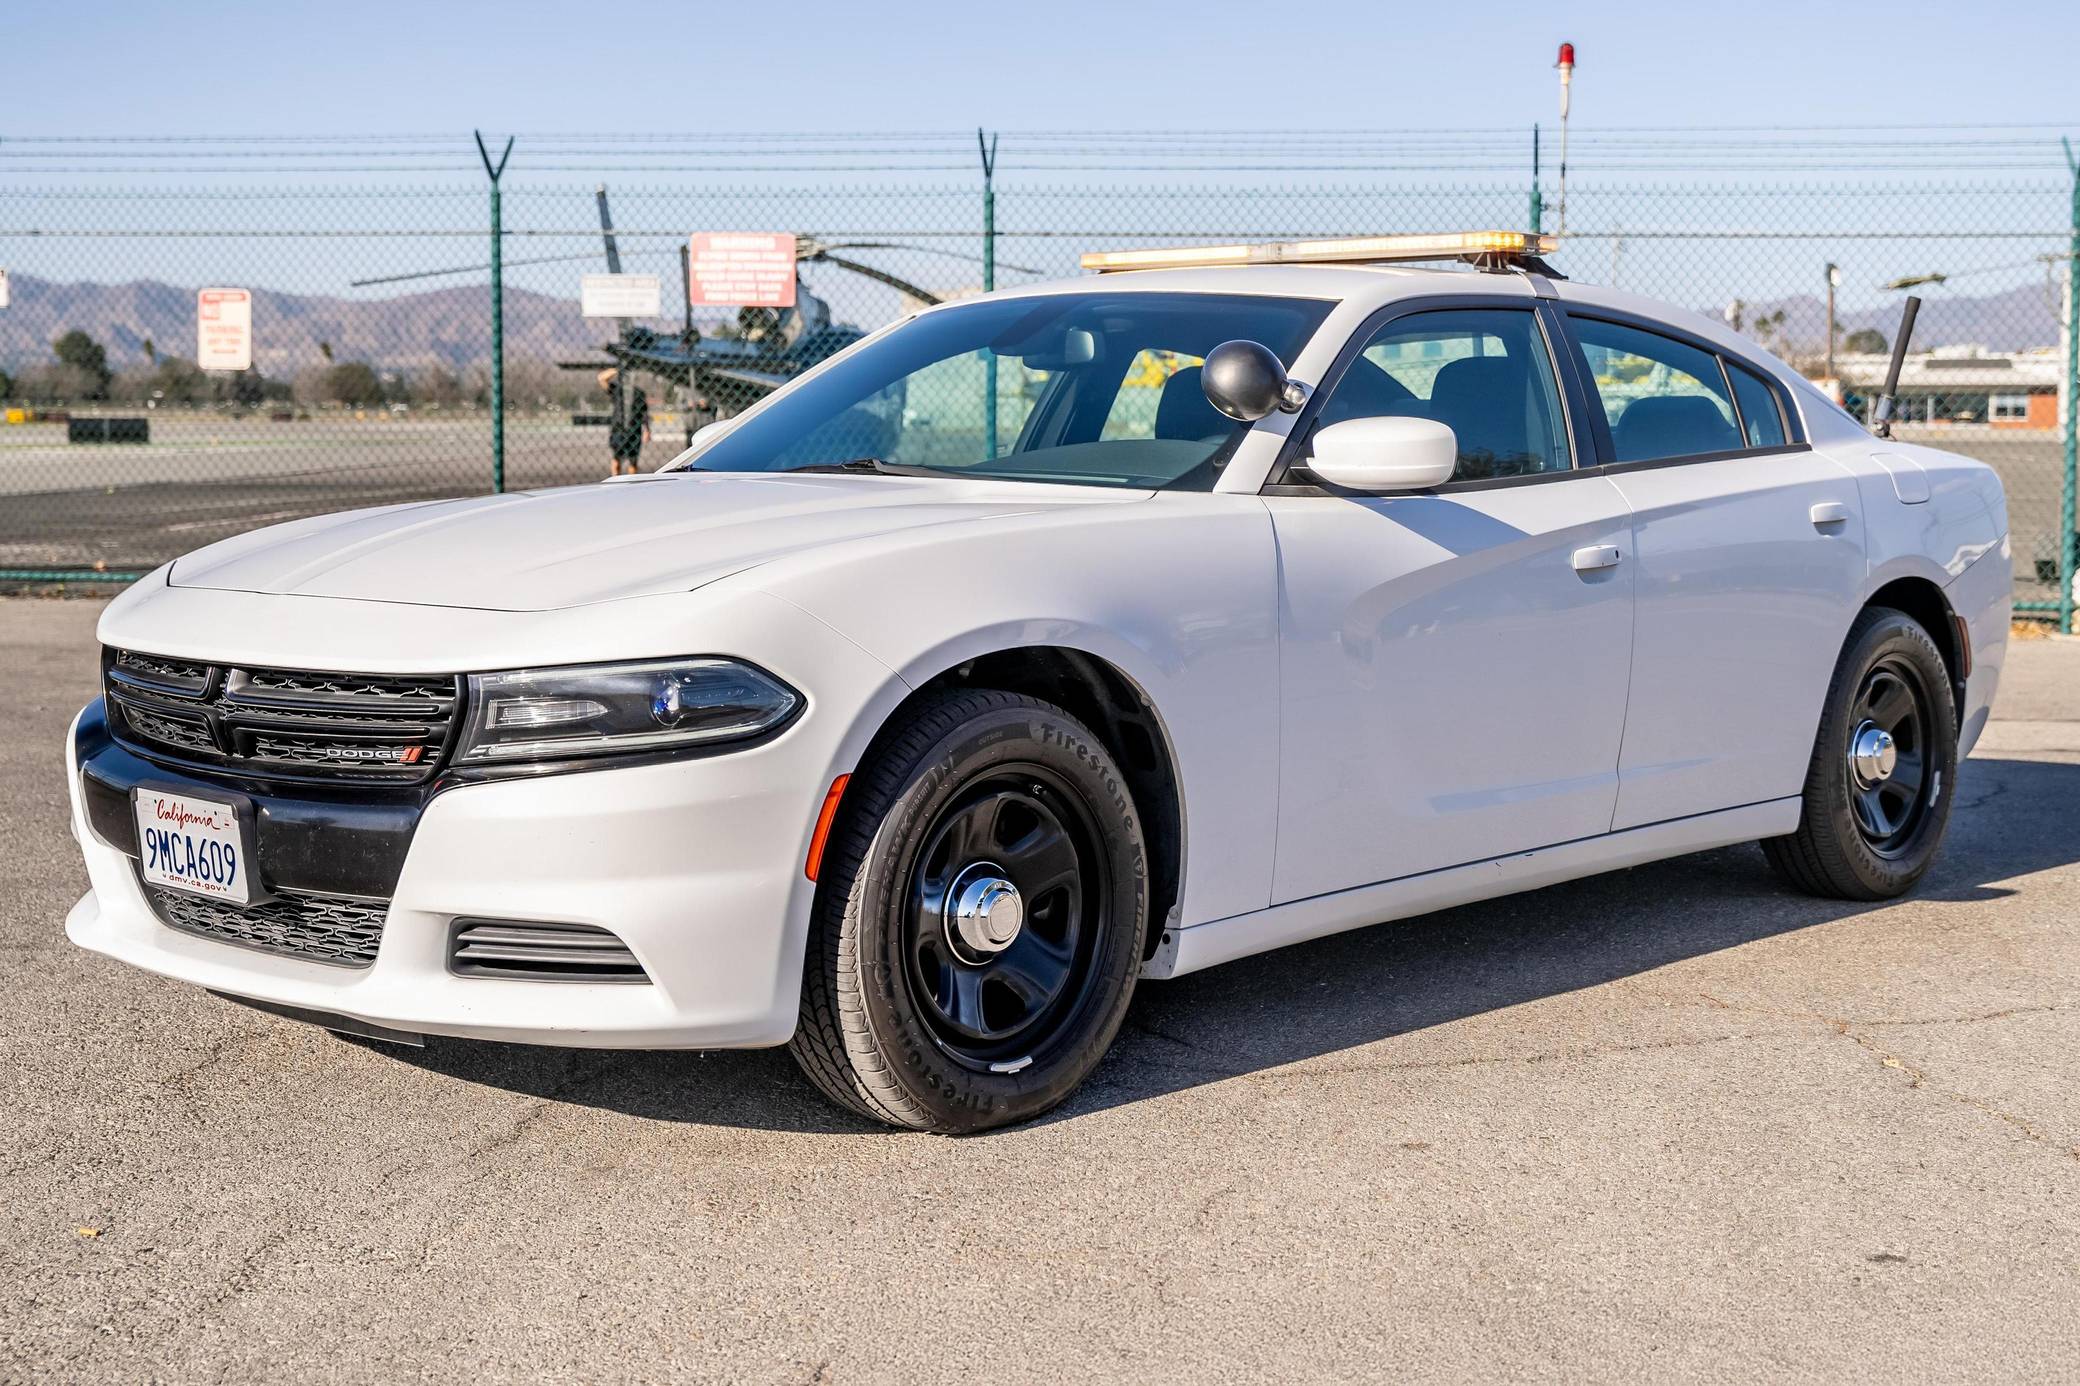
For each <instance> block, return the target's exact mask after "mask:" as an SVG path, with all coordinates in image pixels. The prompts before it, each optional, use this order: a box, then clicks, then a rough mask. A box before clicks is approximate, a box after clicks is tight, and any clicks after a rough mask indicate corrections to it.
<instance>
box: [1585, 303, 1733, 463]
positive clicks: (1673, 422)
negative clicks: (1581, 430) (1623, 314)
mask: <svg viewBox="0 0 2080 1386" xmlns="http://www.w3.org/2000/svg"><path fill="white" fill-rule="evenodd" d="M1571 321H1572V323H1573V325H1574V335H1575V340H1576V341H1578V342H1580V343H1581V344H1582V355H1583V356H1585V357H1587V358H1588V362H1589V375H1590V377H1591V379H1592V380H1593V381H1594V382H1595V385H1596V397H1597V398H1598V399H1599V400H1601V401H1602V402H1603V417H1604V420H1605V422H1607V423H1608V424H1609V425H1610V430H1611V446H1612V449H1613V451H1614V452H1615V453H1616V454H1617V457H1616V460H1617V461H1620V462H1653V461H1658V460H1660V459H1661V458H1665V457H1690V456H1694V455H1696V454H1698V453H1706V452H1736V451H1738V450H1740V449H1741V448H1742V447H1745V446H1746V444H1745V443H1743V442H1742V441H1741V429H1740V425H1739V424H1738V423H1737V422H1735V415H1734V412H1733V399H1732V397H1731V396H1730V395H1728V394H1727V392H1726V376H1725V373H1724V372H1722V371H1721V370H1720V369H1719V358H1718V357H1717V356H1714V355H1713V354H1712V353H1710V352H1708V351H1699V350H1698V349H1697V348H1696V347H1694V346H1690V345H1689V344H1687V343H1685V342H1679V341H1676V340H1675V339H1674V338H1671V337H1663V336H1661V335H1660V334H1659V333H1655V332H1642V331H1640V330H1639V329H1638V328H1636V327H1624V326H1621V325H1620V324H1618V323H1614V322H1600V321H1598V320H1596V319H1594V318H1573V319H1571Z"/></svg>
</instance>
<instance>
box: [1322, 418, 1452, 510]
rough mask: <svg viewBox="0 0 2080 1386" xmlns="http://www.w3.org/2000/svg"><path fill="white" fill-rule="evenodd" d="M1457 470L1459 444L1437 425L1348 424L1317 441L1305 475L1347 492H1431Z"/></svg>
mask: <svg viewBox="0 0 2080 1386" xmlns="http://www.w3.org/2000/svg"><path fill="white" fill-rule="evenodd" d="M1458 465H1459V440H1458V439H1457V438H1456V437H1454V436H1453V434H1452V430H1451V429H1450V428H1448V427H1447V426H1446V425H1444V424H1441V423H1438V422H1437V421H1436V420H1435V419H1405V418H1377V419H1345V420H1344V421H1343V422H1342V423H1339V424H1330V425H1329V426H1328V427H1327V428H1325V429H1322V430H1321V431H1320V432H1318V433H1316V434H1315V435H1314V456H1313V457H1311V458H1310V459H1308V462H1307V470H1309V471H1310V472H1313V473H1314V474H1315V475H1316V476H1318V477H1320V478H1321V479H1322V480H1323V481H1326V482H1328V483H1329V484H1330V485H1331V486H1341V487H1343V488H1344V489H1345V490H1348V491H1374V492H1380V491H1427V490H1429V489H1430V488H1431V487H1433V486H1442V485H1444V483H1446V482H1447V481H1450V480H1451V479H1452V469H1453V468H1454V467H1456V466H1458Z"/></svg>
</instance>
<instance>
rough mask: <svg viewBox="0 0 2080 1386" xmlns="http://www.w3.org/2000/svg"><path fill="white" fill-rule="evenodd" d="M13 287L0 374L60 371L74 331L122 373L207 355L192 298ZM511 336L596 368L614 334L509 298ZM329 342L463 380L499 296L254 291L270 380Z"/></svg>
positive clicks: (65, 286) (534, 297) (558, 309)
mask: <svg viewBox="0 0 2080 1386" xmlns="http://www.w3.org/2000/svg"><path fill="white" fill-rule="evenodd" d="M10 280H11V284H10V288H11V293H10V297H11V299H12V302H11V303H10V304H9V305H8V306H7V307H6V308H0V370H7V371H19V370H20V369H21V368H22V367H24V366H30V365H40V364H43V363H46V362H48V361H50V360H51V343H52V342H53V341H56V340H57V339H58V337H60V336H62V335H63V334H64V333H65V332H67V331H69V330H71V329H73V328H79V329H80V330H82V331H84V332H86V333H87V335H89V336H90V337H92V338H93V339H94V340H95V341H97V342H99V343H101V344H102V346H103V347H105V348H106V349H107V351H108V363H109V365H110V366H111V367H112V368H114V369H116V370H123V369H125V368H127V367H131V366H138V365H143V364H145V362H146V353H145V349H144V344H145V342H146V341H150V342H151V343H152V345H153V347H154V348H155V349H156V350H157V352H158V354H159V355H161V356H185V357H188V358H191V359H192V358H193V357H194V355H195V290H194V289H192V288H182V287H179V286H176V285H173V284H167V283H162V282H160V281H158V280H152V279H143V280H136V281H133V282H130V283H127V284H95V283H61V282H55V281H52V280H48V279H38V278H35V277H34V276H31V275H25V274H15V275H12V276H10ZM505 333H506V355H507V358H508V359H519V360H526V359H535V360H568V359H584V358H587V357H597V356H598V354H599V347H600V344H601V343H602V342H605V341H608V340H610V339H611V338H612V336H613V324H611V323H607V322H588V321H586V320H585V319H584V318H583V317H581V316H579V313H578V302H577V300H576V299H569V298H554V297H551V296H549V295H547V294H539V293H533V292H531V291H529V290H526V289H514V288H508V289H507V290H506V294H505ZM320 343H324V344H326V345H328V346H330V348H331V350H332V359H333V360H334V361H365V362H367V363H368V364H369V365H371V366H374V367H375V368H376V369H378V370H411V369H414V368H421V367H426V366H433V365H440V366H445V367H447V368H448V369H450V370H456V371H459V370H461V369H462V368H464V367H466V366H468V365H471V364H472V363H475V362H478V361H482V360H485V359H487V358H488V357H489V355H490V351H491V291H490V289H489V287H488V286H486V285H482V284H477V285H471V286H468V287H464V288H453V289H430V290H427V291H425V292H423V293H412V294H400V295H397V296H395V297H392V298H371V299H353V298H340V297H335V296H330V295H323V294H289V293H278V292H276V291H274V290H271V289H255V290H254V291H253V364H254V365H255V366H257V367H259V369H260V371H261V372H262V373H263V374H266V375H273V376H292V375H294V374H295V373H296V372H297V371H299V370H302V369H305V368H307V367H310V366H315V365H322V364H323V363H324V359H325V358H324V354H323V352H322V351H321V350H320V346H319V344H320Z"/></svg>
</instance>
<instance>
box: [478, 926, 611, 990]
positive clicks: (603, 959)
mask: <svg viewBox="0 0 2080 1386" xmlns="http://www.w3.org/2000/svg"><path fill="white" fill-rule="evenodd" d="M448 970H449V971H451V972H453V973H455V975H456V976H458V977H506V978H513V979H518V980H521V981H530V982H648V981H649V980H650V977H649V974H648V973H646V972H644V971H643V965H642V964H641V963H639V962H637V961H636V955H635V954H634V953H631V952H630V951H629V949H628V945H627V944H625V943H623V942H622V941H621V940H620V939H618V938H616V937H615V936H614V935H613V934H611V933H609V932H608V931H607V930H605V929H602V928H599V927H597V926H595V925H592V924H538V923H529V922H525V921H521V920H513V919H458V920H456V921H455V928H454V932H453V933H452V934H450V935H449V939H448Z"/></svg>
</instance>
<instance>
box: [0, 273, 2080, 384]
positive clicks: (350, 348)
mask: <svg viewBox="0 0 2080 1386" xmlns="http://www.w3.org/2000/svg"><path fill="white" fill-rule="evenodd" d="M11 284H12V300H13V301H12V302H11V304H10V305H9V306H8V307H6V308H0V370H6V371H10V372H19V371H20V370H21V369H22V368H23V367H26V366H32V365H39V364H44V363H47V362H49V361H50V360H51V354H50V344H51V343H52V342H53V341H55V340H56V339H57V338H58V337H59V336H61V335H62V334H63V333H65V332H67V331H69V330H71V329H73V328H79V329H82V330H83V331H85V332H86V333H87V334H88V335H89V336H91V337H93V338H94V340H96V341H98V342H100V343H101V344H102V345H103V346H104V347H105V348H107V350H108V360H109V365H110V366H111V367H113V368H115V369H117V370H123V369H126V368H128V367H132V366H137V365H142V364H144V362H145V359H146V354H145V350H144V344H145V342H146V341H147V340H149V341H150V342H151V343H152V344H153V346H154V347H155V348H156V350H157V351H158V353H159V354H160V355H162V356H167V355H173V356H186V357H193V355H194V354H195V290H194V289H192V288H182V287H179V286H177V285H173V284H167V283H164V282H161V281H159V280H152V279H143V280H135V281H132V282H130V283H125V284H97V283H65V282H58V281H53V280H47V279H39V278H36V277H34V276H32V275H25V274H16V275H14V276H13V277H12V281H11ZM1708 311H1710V312H1712V315H1713V316H1717V315H1718V314H1717V311H1716V310H1715V309H1714V310H1708ZM1778 312H1782V313H1783V314H1784V318H1783V321H1782V323H1781V325H1779V326H1778V327H1776V328H1775V329H1774V330H1773V331H1772V332H1770V333H1769V334H1767V335H1768V336H1769V339H1770V342H1771V344H1772V345H1775V346H1778V347H1779V348H1788V349H1789V350H1791V351H1793V352H1811V351H1817V350H1818V349H1819V347H1820V345H1821V343H1822V341H1823V338H1824V334H1825V323H1826V307H1825V305H1824V303H1823V302H1822V301H1821V300H1820V299H1819V298H1817V297H1814V296H1810V295H1801V296H1798V297H1793V298H1783V299H1775V300H1770V301H1766V302H1755V303H1748V304H1745V305H1744V307H1743V317H1744V322H1745V325H1746V329H1747V330H1748V331H1749V332H1750V333H1751V334H1755V335H1758V336H1760V335H1764V334H1763V333H1762V332H1761V331H1760V330H1759V326H1758V325H1759V324H1760V323H1762V322H1763V321H1764V320H1765V319H1766V318H1767V317H1769V316H1770V315H1773V314H1775V313H1778ZM2058 312H2059V309H2058V305H2057V303H2056V301H2055V295H2054V294H2052V293H2050V292H2048V291H2047V289H2046V287H2045V286H2044V285H2043V284H2041V283H2035V284H2024V285H2021V286H2019V287H2017V288H2013V289H2009V290H2005V291H2003V292H2000V293H1995V294H1987V295H1981V296H1977V297H1970V296H1964V295H1957V296H1952V295H1950V294H1948V293H1946V292H1945V291H1944V290H1943V289H1941V288H1936V289H1933V290H1931V291H1930V292H1929V294H1928V297H1927V301H1926V303H1925V304H1924V306H1923V308H1922V311H1921V318H1920V323H1919V325H1918V326H1917V327H1916V328H1915V332H1914V340H1915V342H1916V344H1917V345H1919V346H1922V347H1939V346H1961V345H1967V344H1974V343H1976V344H1978V345H1981V346H1985V347H1988V348H1991V349H1993V350H1996V351H2020V350H2028V349H2032V348H2041V347H2051V346H2056V345H2057V344H2058V335H2059V333H2058V328H2059V324H2058ZM1898 319H1899V309H1898V308H1897V307H1896V306H1892V305H1886V306H1884V307H1880V308H1875V309H1868V310H1863V311H1845V312H1843V313H1841V314H1840V320H1841V324H1842V330H1843V332H1844V333H1845V334H1846V333H1848V332H1853V331H1855V330H1856V329H1858V328H1860V327H1873V328H1876V329H1877V330H1878V331H1879V332H1881V333H1883V334H1884V336H1885V338H1886V340H1887V341H1890V340H1891V338H1892V334H1893V332H1894V330H1895V329H1896V328H1897V326H1898ZM490 321H491V312H490V290H489V289H488V287H486V286H484V285H481V284H479V285H471V286H467V287H463V288H451V289H430V290H426V291H424V292H421V293H408V294H399V295H396V296H394V297H390V298H369V299H357V298H341V297H337V296H332V295H324V294H291V293H280V292H276V291H274V290H271V289H255V290H254V291H253V339H254V364H255V365H257V366H258V367H259V368H260V370H261V371H262V373H264V374H267V375H272V376H277V377H283V376H293V375H294V374H295V373H296V372H298V371H300V370H303V369H305V368H308V367H310V366H315V365H320V364H323V361H324V355H323V352H322V351H321V350H320V343H324V344H326V345H328V346H330V348H331V351H332V359H333V360H334V361H365V362H367V363H368V364H369V365H371V366H373V367H375V368H376V369H378V370H412V369H416V368H423V367H427V366H433V365H440V366H444V367H446V368H448V369H450V370H454V371H460V370H462V369H463V368H465V367H467V366H470V365H472V364H475V363H477V362H480V361H483V360H485V359H487V357H488V356H489V354H490V337H491V329H490ZM660 325H663V324H660ZM505 331H506V356H507V359H508V360H515V361H524V360H537V361H554V360H572V359H587V358H595V357H597V356H598V353H599V347H600V344H601V343H602V342H604V341H606V340H608V339H609V338H610V337H611V336H612V332H613V328H612V325H611V324H610V323H606V322H588V321H586V320H585V319H584V318H583V317H581V316H580V315H579V312H578V303H577V300H576V299H571V298H557V297H553V296H551V295H548V294H540V293H535V292H532V291H530V290H527V289H514V288H508V289H507V290H506V295H505Z"/></svg>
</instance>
